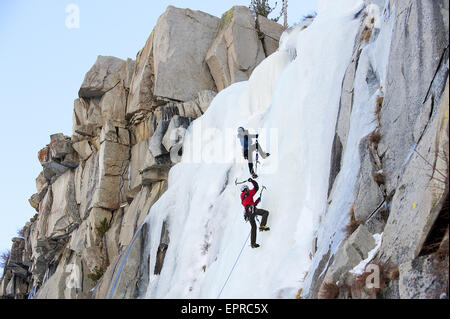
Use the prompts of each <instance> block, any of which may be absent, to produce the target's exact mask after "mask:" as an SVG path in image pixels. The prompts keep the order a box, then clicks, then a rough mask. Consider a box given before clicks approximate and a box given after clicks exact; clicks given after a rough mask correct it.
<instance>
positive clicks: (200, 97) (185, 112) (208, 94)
mask: <svg viewBox="0 0 450 319" xmlns="http://www.w3.org/2000/svg"><path fill="white" fill-rule="evenodd" d="M216 95H217V93H216V92H215V91H210V90H205V91H201V92H198V94H197V98H195V99H194V100H192V101H188V102H185V103H178V104H177V105H176V107H177V109H178V111H177V114H179V115H181V116H183V117H189V118H193V119H196V118H198V117H200V116H202V115H203V114H204V113H205V112H206V110H207V109H208V108H209V106H210V105H211V102H212V100H213V99H214V98H215V97H216Z"/></svg>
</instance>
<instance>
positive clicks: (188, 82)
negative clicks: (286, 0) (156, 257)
mask: <svg viewBox="0 0 450 319" xmlns="http://www.w3.org/2000/svg"><path fill="white" fill-rule="evenodd" d="M219 22H220V19H219V18H217V17H214V16H211V15H209V14H206V13H203V12H200V11H192V10H189V9H178V8H175V7H171V6H170V7H168V8H167V10H166V12H165V13H164V14H163V15H162V16H161V18H160V19H159V21H158V23H157V25H156V26H155V29H154V30H153V32H152V33H151V35H150V37H149V38H148V40H147V42H146V44H145V46H144V48H143V49H142V50H141V51H139V52H138V54H137V56H136V61H134V60H131V59H128V60H126V61H124V60H121V59H118V58H115V57H105V56H99V57H98V58H97V61H96V62H95V64H94V66H93V67H92V68H91V69H90V70H89V72H88V73H87V74H86V76H85V79H84V81H83V83H82V85H81V88H80V90H79V94H78V95H79V96H78V99H76V100H75V102H74V111H73V132H72V136H71V137H68V136H65V135H63V134H53V135H51V136H50V143H49V144H48V145H46V146H45V147H44V148H43V149H42V150H41V151H39V153H38V159H39V162H40V163H41V165H42V167H43V170H42V172H41V173H40V174H39V176H38V177H37V178H36V191H37V192H36V194H33V195H32V196H31V197H30V200H29V202H30V205H31V206H32V207H33V208H34V209H35V210H36V212H37V214H36V215H35V216H34V217H33V218H32V219H31V220H30V222H29V223H27V225H26V226H25V227H24V230H23V231H22V232H23V238H15V239H14V240H13V248H12V250H11V257H10V258H9V260H8V261H7V266H6V268H5V274H4V276H3V278H2V280H1V282H0V297H5V298H25V297H27V296H30V297H33V298H73V299H77V298H93V297H97V298H109V297H110V291H111V289H112V287H113V284H114V287H115V288H114V289H113V290H114V293H113V294H112V295H111V296H112V297H113V298H134V297H136V296H137V290H136V289H135V288H136V283H138V282H141V278H140V277H142V274H143V273H145V272H144V269H143V268H142V269H140V265H141V264H145V262H144V260H143V259H142V258H143V257H142V256H143V251H142V249H143V245H144V244H145V241H146V233H145V227H146V226H145V225H143V222H144V219H145V217H146V216H147V214H148V212H149V210H150V207H151V206H152V205H153V204H154V203H155V202H156V201H157V200H158V199H159V197H160V196H162V194H163V193H164V192H165V190H166V188H167V179H168V174H169V170H170V168H171V167H172V166H173V165H174V164H175V163H176V161H177V159H178V157H176V158H174V161H172V160H171V156H170V154H169V152H170V151H171V150H172V149H173V148H175V147H179V148H180V149H177V152H176V153H177V154H179V153H181V152H182V150H181V146H182V141H183V138H184V133H185V131H186V129H187V128H188V127H189V125H190V123H191V122H192V121H193V120H194V119H195V118H197V117H199V116H201V115H203V114H204V113H205V112H206V110H207V109H208V107H209V105H210V104H211V102H212V100H213V99H214V97H215V96H216V94H217V93H216V86H215V83H214V80H213V77H212V75H211V74H210V72H209V68H208V66H207V64H206V61H205V59H206V54H207V52H208V50H209V48H210V47H211V45H212V43H213V41H214V37H215V35H216V31H217V28H218V25H219ZM142 225H143V226H142ZM141 226H142V227H141ZM122 263H124V266H123V267H122V268H123V269H122V270H123V271H121V272H118V269H117V268H116V266H117V265H120V264H122ZM112 276H114V282H113V281H112V280H113V277H112ZM100 278H103V279H102V280H101V281H99V279H100ZM108 278H109V279H108ZM131 278H132V279H133V280H134V281H130V280H131ZM108 280H110V281H108ZM97 284H98V285H97ZM94 287H96V288H95V289H94V290H93V291H91V290H92V289H93V288H94ZM105 287H107V289H108V291H106V290H105V289H106V288H105Z"/></svg>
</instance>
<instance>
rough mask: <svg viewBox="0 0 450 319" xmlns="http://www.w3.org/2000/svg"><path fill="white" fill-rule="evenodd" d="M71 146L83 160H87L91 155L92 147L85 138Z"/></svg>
mask: <svg viewBox="0 0 450 319" xmlns="http://www.w3.org/2000/svg"><path fill="white" fill-rule="evenodd" d="M72 146H73V149H74V150H75V151H76V152H77V153H78V155H79V156H80V158H81V159H82V160H83V161H85V160H87V159H88V158H89V157H90V156H91V155H92V148H91V145H90V144H89V141H87V140H84V141H81V142H77V143H73V145H72Z"/></svg>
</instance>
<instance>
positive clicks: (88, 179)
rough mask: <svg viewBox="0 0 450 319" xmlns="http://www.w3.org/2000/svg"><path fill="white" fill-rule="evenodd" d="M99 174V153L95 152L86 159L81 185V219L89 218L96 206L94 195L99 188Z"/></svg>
mask: <svg viewBox="0 0 450 319" xmlns="http://www.w3.org/2000/svg"><path fill="white" fill-rule="evenodd" d="M99 174H100V165H99V153H98V152H94V154H92V155H91V157H89V159H88V160H87V161H86V163H85V165H84V169H83V172H82V174H81V186H79V192H80V193H79V194H80V195H79V199H80V217H81V219H85V218H87V216H88V215H89V211H90V209H91V208H92V207H93V206H94V205H93V204H94V202H93V197H94V194H95V191H96V189H97V188H98V186H97V185H98V183H99V176H100V175H99Z"/></svg>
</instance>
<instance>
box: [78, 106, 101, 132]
mask: <svg viewBox="0 0 450 319" xmlns="http://www.w3.org/2000/svg"><path fill="white" fill-rule="evenodd" d="M100 101H101V99H100V98H92V99H82V98H80V99H76V100H75V102H74V112H73V133H74V134H79V135H81V136H88V137H92V136H95V135H97V132H98V130H99V128H100V127H102V125H103V118H102V109H101V107H100Z"/></svg>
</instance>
